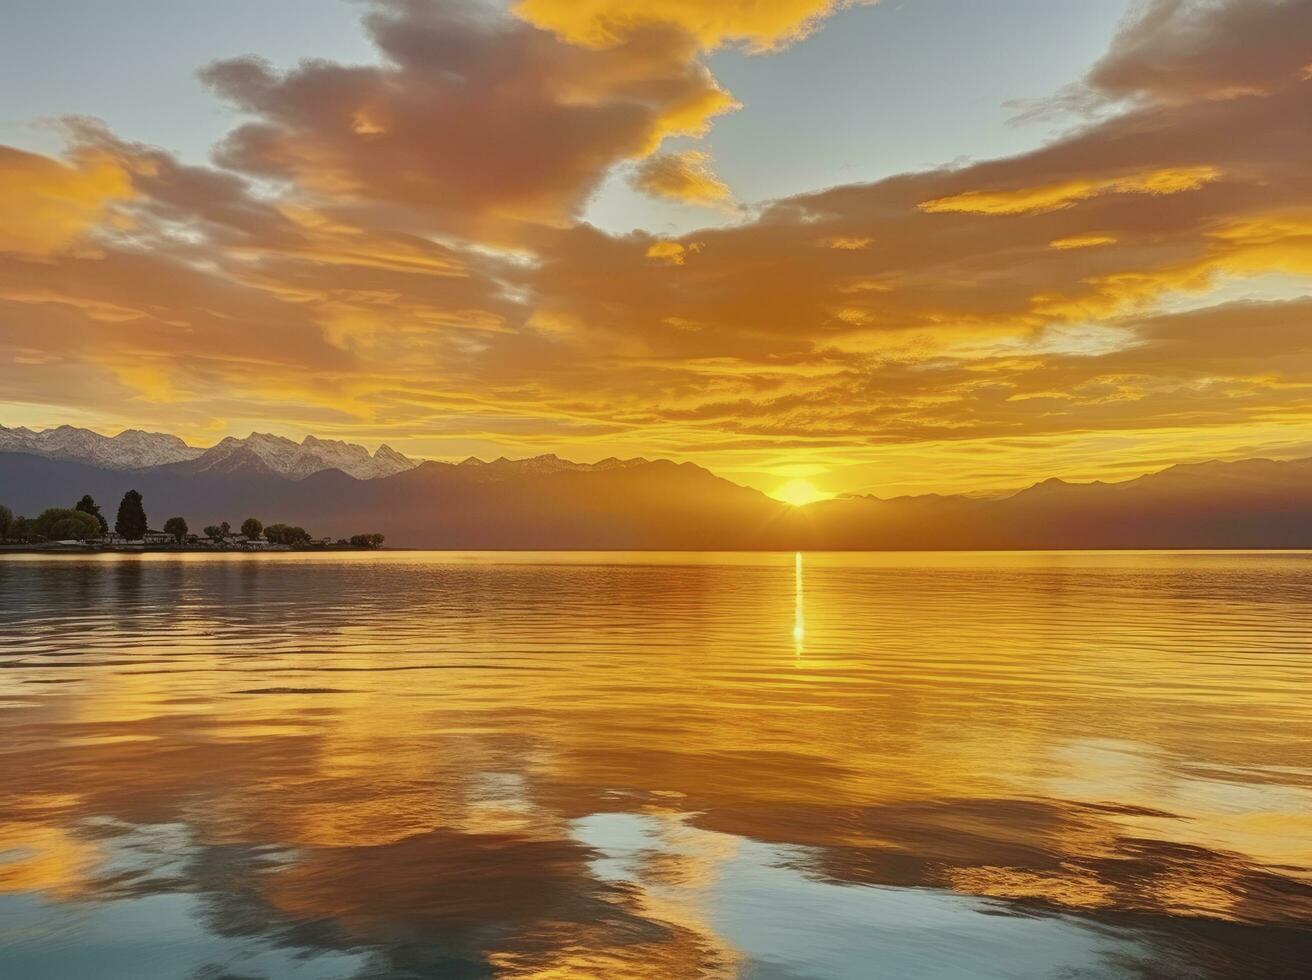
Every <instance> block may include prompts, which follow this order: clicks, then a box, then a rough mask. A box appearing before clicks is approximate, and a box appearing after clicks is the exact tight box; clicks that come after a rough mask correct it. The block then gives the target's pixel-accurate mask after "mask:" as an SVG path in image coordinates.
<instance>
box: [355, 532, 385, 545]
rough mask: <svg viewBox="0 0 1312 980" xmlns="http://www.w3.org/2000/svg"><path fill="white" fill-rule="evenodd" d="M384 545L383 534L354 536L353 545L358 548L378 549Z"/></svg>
mask: <svg viewBox="0 0 1312 980" xmlns="http://www.w3.org/2000/svg"><path fill="white" fill-rule="evenodd" d="M382 543H383V536H382V535H381V534H352V535H351V545H352V546H353V547H356V548H377V547H378V546H379V545H381V544H382Z"/></svg>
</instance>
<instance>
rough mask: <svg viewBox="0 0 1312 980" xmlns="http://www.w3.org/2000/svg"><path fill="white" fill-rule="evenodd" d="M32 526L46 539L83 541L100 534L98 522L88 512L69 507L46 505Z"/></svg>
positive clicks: (38, 534) (39, 535)
mask: <svg viewBox="0 0 1312 980" xmlns="http://www.w3.org/2000/svg"><path fill="white" fill-rule="evenodd" d="M32 528H33V530H34V531H35V532H36V534H37V536H38V537H42V538H45V539H46V540H48V541H85V540H86V539H87V538H94V537H96V536H98V535H99V534H100V522H99V521H97V520H96V519H95V518H94V517H92V516H91V515H90V514H88V513H86V512H85V511H81V510H74V509H73V508H71V507H48V508H46V509H45V510H43V511H42V512H41V516H39V517H38V518H37V519H36V520H35V521H33V522H32Z"/></svg>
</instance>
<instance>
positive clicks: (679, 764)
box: [0, 553, 1312, 980]
mask: <svg viewBox="0 0 1312 980" xmlns="http://www.w3.org/2000/svg"><path fill="white" fill-rule="evenodd" d="M0 596H2V597H3V607H2V608H0V733H2V734H3V739H2V740H0V751H2V752H3V762H2V763H0V771H3V773H4V776H5V778H4V781H3V784H0V975H3V976H6V977H8V976H14V977H22V978H24V980H28V978H31V980H46V978H59V980H80V978H96V980H103V978H120V977H121V978H134V980H135V978H140V977H147V976H149V977H182V978H194V980H219V978H237V977H240V978H254V977H298V978H299V977H306V978H316V980H317V978H361V980H363V978H381V977H416V978H418V977H484V976H498V977H516V978H518V977H525V978H528V977H534V978H547V977H552V978H556V977H606V978H628V977H632V978H638V977H643V978H645V977H663V978H666V977H667V978H686V977H731V976H744V977H753V978H766V980H799V978H804V977H806V978H810V977H832V978H840V977H841V978H847V977H853V978H855V977H861V978H864V977H871V976H887V977H925V978H981V977H984V978H988V977H997V978H1003V977H1006V978H1049V977H1053V978H1055V977H1063V978H1085V977H1087V978H1095V977H1097V978H1102V977H1109V978H1110V977H1134V978H1176V977H1178V978H1227V977H1264V978H1279V977H1295V976H1305V975H1306V963H1308V962H1312V870H1310V869H1312V853H1310V852H1312V736H1310V734H1309V733H1310V732H1312V725H1310V724H1309V723H1312V695H1309V689H1310V685H1309V681H1312V659H1309V658H1310V657H1312V654H1310V653H1309V650H1310V649H1312V556H1309V555H1304V554H1182V553H1145V554H1056V553H1047V554H1005V555H1004V554H991V555H990V554H973V555H969V554H963V555H952V554H933V555H929V554H926V555H911V554H900V555H797V556H795V555H791V554H787V555H784V554H779V555H773V554H770V555H686V554H579V553H571V554H540V555H529V554H464V555H462V554H423V553H383V554H371V555H363V556H350V555H347V556H343V555H332V554H329V555H318V556H303V555H276V556H241V555H236V556H206V555H187V556H173V557H168V556H145V557H141V556H137V557H132V556H126V557H114V556H101V557H95V558H76V557H68V558H58V559H51V558H35V557H14V556H11V557H7V558H0Z"/></svg>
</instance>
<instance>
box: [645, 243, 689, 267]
mask: <svg viewBox="0 0 1312 980" xmlns="http://www.w3.org/2000/svg"><path fill="white" fill-rule="evenodd" d="M700 249H701V243H700V242H692V243H691V244H688V245H685V244H684V243H683V242H676V241H659V242H652V243H651V244H650V245H648V246H647V253H646V254H647V258H649V259H657V260H658V261H661V262H666V263H668V264H670V265H683V263H684V261H685V260H686V259H687V257H688V255H689V253H691V252H697V251H700Z"/></svg>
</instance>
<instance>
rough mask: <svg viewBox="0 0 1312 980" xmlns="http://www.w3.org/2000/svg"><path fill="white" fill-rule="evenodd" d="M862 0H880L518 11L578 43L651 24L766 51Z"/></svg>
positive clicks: (707, 44) (568, 3) (546, 2)
mask: <svg viewBox="0 0 1312 980" xmlns="http://www.w3.org/2000/svg"><path fill="white" fill-rule="evenodd" d="M858 2H875V0H771V2H769V3H760V2H757V0H519V2H518V3H517V4H516V5H515V7H514V10H515V13H516V14H518V15H519V16H520V17H522V18H524V19H525V20H527V21H528V22H530V23H532V24H534V25H536V26H538V27H541V28H544V29H546V30H550V31H554V32H556V33H557V34H559V35H561V36H562V37H564V38H565V39H567V40H569V41H570V42H572V43H575V44H584V45H590V46H598V47H604V46H609V45H612V44H617V43H621V42H622V41H623V40H624V39H625V38H626V37H628V36H629V35H630V34H631V33H633V32H634V31H637V30H641V29H643V28H646V27H650V26H651V25H669V26H675V27H678V28H679V29H681V30H683V31H687V32H688V33H689V34H691V35H692V36H694V37H695V38H696V39H697V42H698V43H699V44H700V45H701V46H702V47H703V48H705V49H707V50H710V49H713V48H716V47H719V46H720V45H722V44H727V43H741V44H744V45H746V46H747V47H748V48H749V49H751V50H755V51H767V50H770V49H773V48H777V47H780V46H782V45H786V44H791V43H792V42H794V41H797V40H799V39H801V38H803V37H805V36H806V35H807V34H809V33H810V32H811V31H812V30H814V29H815V27H816V26H817V25H818V24H819V23H820V21H822V20H823V19H824V18H826V17H828V16H830V15H831V14H833V13H834V12H835V11H837V10H841V9H842V8H844V7H850V6H856V5H857V3H858Z"/></svg>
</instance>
